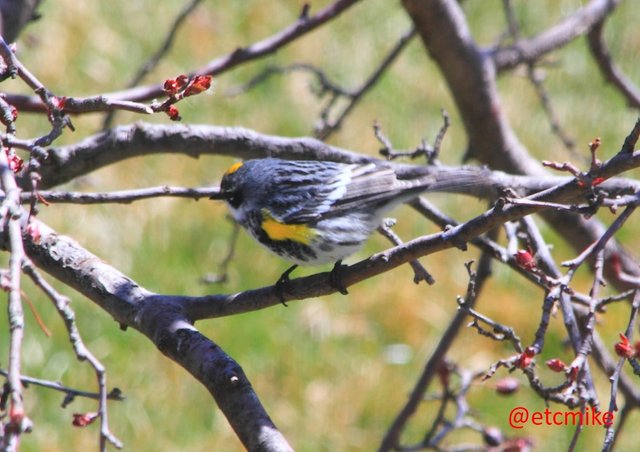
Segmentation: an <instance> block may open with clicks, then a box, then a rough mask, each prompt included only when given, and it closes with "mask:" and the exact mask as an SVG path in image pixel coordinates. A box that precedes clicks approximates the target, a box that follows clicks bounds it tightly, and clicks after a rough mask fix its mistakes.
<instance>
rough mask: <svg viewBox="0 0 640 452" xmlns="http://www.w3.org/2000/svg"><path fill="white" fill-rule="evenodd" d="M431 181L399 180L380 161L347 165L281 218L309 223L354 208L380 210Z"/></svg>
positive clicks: (312, 190)
mask: <svg viewBox="0 0 640 452" xmlns="http://www.w3.org/2000/svg"><path fill="white" fill-rule="evenodd" d="M428 183H429V182H428V181H427V180H426V179H421V180H420V181H416V180H412V181H408V180H398V179H397V178H396V174H395V172H394V170H393V169H392V168H390V167H387V166H383V165H379V164H374V163H370V164H363V165H345V166H343V167H342V170H341V171H339V172H336V173H334V174H333V175H332V177H330V178H328V179H327V180H326V182H325V183H324V184H320V185H314V186H310V187H309V191H308V196H307V197H306V199H305V200H304V201H303V202H301V203H300V204H299V205H298V207H297V208H296V209H293V210H290V211H289V212H287V214H286V215H282V216H281V217H280V220H281V221H282V222H285V223H306V222H309V221H318V220H320V219H323V218H327V217H331V216H336V215H341V214H343V213H345V212H347V211H352V210H368V209H372V210H377V209H378V208H380V207H381V206H383V205H385V204H390V203H392V202H393V201H398V202H401V201H405V200H408V199H410V198H411V197H413V196H415V195H417V194H418V193H420V192H421V191H423V190H425V189H426V187H427V186H428Z"/></svg>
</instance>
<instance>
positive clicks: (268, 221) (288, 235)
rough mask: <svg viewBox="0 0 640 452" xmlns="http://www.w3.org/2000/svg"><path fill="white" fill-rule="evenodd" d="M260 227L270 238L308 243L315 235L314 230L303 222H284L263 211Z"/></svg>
mask: <svg viewBox="0 0 640 452" xmlns="http://www.w3.org/2000/svg"><path fill="white" fill-rule="evenodd" d="M263 217H264V219H263V220H262V229H263V230H264V232H266V233H267V235H268V236H269V238H270V239H271V240H291V241H293V242H298V243H302V244H304V245H308V244H310V243H311V240H312V239H313V237H314V236H315V235H316V233H315V231H314V230H313V229H311V228H309V227H308V226H305V225H304V224H284V223H280V222H278V221H277V220H276V219H274V218H273V217H272V216H271V215H269V213H268V212H264V211H263Z"/></svg>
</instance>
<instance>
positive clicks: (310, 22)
mask: <svg viewBox="0 0 640 452" xmlns="http://www.w3.org/2000/svg"><path fill="white" fill-rule="evenodd" d="M358 1H360V0H336V1H335V2H334V3H331V4H329V5H328V6H326V7H325V8H323V9H322V10H320V11H318V12H317V13H316V14H314V15H309V14H301V15H300V16H299V17H298V19H297V20H296V22H294V23H293V24H291V25H289V26H288V27H286V28H284V29H282V30H280V31H279V32H277V33H275V34H273V35H272V36H270V37H268V38H265V39H263V40H261V41H258V42H255V43H253V44H251V45H249V46H246V47H238V48H237V49H235V50H234V51H232V52H231V53H229V54H227V55H225V56H222V57H219V58H216V59H215V60H213V61H211V62H209V63H208V64H207V65H205V66H204V67H202V68H199V69H197V70H195V71H193V72H192V74H191V75H193V74H208V75H218V74H220V73H222V72H226V71H228V70H230V69H233V68H234V67H237V66H239V65H241V64H243V63H247V62H250V61H253V60H256V59H259V58H262V57H264V56H266V55H270V54H272V53H274V52H276V51H277V50H278V49H280V48H282V47H284V46H285V45H287V44H289V43H291V42H293V41H295V40H296V39H298V38H300V37H301V36H303V35H305V34H307V33H309V32H311V31H313V30H315V29H316V28H318V27H320V26H321V25H323V24H325V23H327V22H329V21H331V20H333V19H335V18H336V17H338V16H339V15H340V14H341V13H343V12H344V11H346V10H347V9H348V8H349V7H351V6H353V5H354V4H356V3H358ZM305 8H306V7H305ZM307 9H308V8H307ZM163 95H164V90H163V85H162V84H156V85H148V86H138V87H135V88H131V89H128V90H123V91H118V92H113V93H107V94H105V95H104V97H105V98H107V99H109V100H110V101H131V102H143V101H149V100H152V99H155V98H158V97H161V96H163ZM7 101H8V102H9V103H10V104H12V105H15V106H16V107H17V108H18V109H19V110H20V111H35V112H42V111H44V106H43V104H42V102H41V101H40V100H39V99H38V98H34V97H29V96H21V95H15V94H7ZM66 111H67V112H68V113H75V111H74V110H72V109H67V110H66Z"/></svg>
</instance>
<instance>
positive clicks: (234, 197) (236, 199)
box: [227, 191, 244, 209]
mask: <svg viewBox="0 0 640 452" xmlns="http://www.w3.org/2000/svg"><path fill="white" fill-rule="evenodd" d="M242 201H244V199H243V198H242V193H240V192H237V191H236V192H233V193H229V196H228V197H227V202H228V203H229V205H230V206H231V207H233V208H234V209H237V208H238V207H240V204H242Z"/></svg>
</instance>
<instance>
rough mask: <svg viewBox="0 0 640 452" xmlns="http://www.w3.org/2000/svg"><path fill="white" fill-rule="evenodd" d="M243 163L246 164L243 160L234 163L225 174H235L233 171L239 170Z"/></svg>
mask: <svg viewBox="0 0 640 452" xmlns="http://www.w3.org/2000/svg"><path fill="white" fill-rule="evenodd" d="M242 165H244V163H242V162H236V163H234V164H233V165H231V166H230V167H229V169H228V170H227V172H226V173H225V174H233V173H235V172H236V171H238V170H239V169H240V167H241V166H242Z"/></svg>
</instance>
